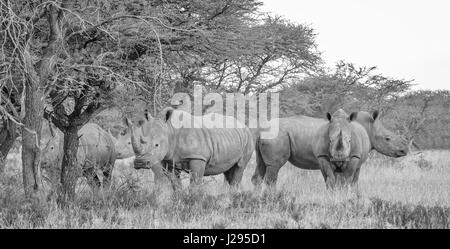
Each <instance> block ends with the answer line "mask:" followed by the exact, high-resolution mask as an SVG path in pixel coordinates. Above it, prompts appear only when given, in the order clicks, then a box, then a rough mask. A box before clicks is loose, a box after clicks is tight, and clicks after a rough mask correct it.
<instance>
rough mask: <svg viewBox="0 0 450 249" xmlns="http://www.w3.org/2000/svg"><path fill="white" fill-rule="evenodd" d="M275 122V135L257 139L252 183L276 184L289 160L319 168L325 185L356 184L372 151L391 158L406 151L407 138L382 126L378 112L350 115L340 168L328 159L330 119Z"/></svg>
mask: <svg viewBox="0 0 450 249" xmlns="http://www.w3.org/2000/svg"><path fill="white" fill-rule="evenodd" d="M278 121H279V127H280V130H279V133H278V136H277V137H276V138H274V139H261V138H257V144H256V163H257V166H256V169H255V173H254V174H253V177H252V182H253V184H254V185H259V184H260V183H261V182H263V181H264V182H265V183H266V184H268V185H274V184H276V181H277V176H278V172H279V170H280V168H281V167H282V166H283V165H284V164H285V163H286V162H288V161H289V162H290V163H291V164H293V165H294V166H296V167H298V168H301V169H309V170H321V172H322V175H323V177H324V180H325V183H326V185H327V187H328V188H334V187H335V186H336V185H337V184H339V182H341V183H345V184H347V183H351V184H355V183H357V181H358V176H359V171H360V168H361V165H362V164H363V163H364V162H365V161H366V160H367V158H368V155H369V152H370V151H371V150H373V149H374V150H376V151H378V152H380V153H381V154H384V155H386V156H390V157H402V156H406V154H407V153H408V148H409V146H408V144H409V143H408V141H407V139H405V138H404V137H402V136H399V135H396V134H394V133H393V132H391V131H389V130H387V129H386V128H384V126H383V124H382V122H381V121H380V115H379V113H378V112H377V111H375V112H374V113H373V114H369V113H367V112H357V113H352V114H351V115H350V117H349V122H350V125H351V130H352V132H351V151H350V154H349V157H348V158H349V159H348V161H347V162H345V165H344V167H341V169H338V168H337V167H336V165H335V164H334V163H331V162H330V156H331V155H330V147H332V146H331V145H330V144H331V143H330V136H329V134H328V130H329V121H327V120H324V119H316V118H311V117H306V116H298V117H290V118H280V119H278ZM271 122H273V121H271ZM343 134H344V133H343Z"/></svg>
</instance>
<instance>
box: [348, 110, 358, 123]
mask: <svg viewBox="0 0 450 249" xmlns="http://www.w3.org/2000/svg"><path fill="white" fill-rule="evenodd" d="M357 117H358V113H357V112H352V114H350V117H349V118H348V120H350V122H351V121H354V120H355V119H356V118H357Z"/></svg>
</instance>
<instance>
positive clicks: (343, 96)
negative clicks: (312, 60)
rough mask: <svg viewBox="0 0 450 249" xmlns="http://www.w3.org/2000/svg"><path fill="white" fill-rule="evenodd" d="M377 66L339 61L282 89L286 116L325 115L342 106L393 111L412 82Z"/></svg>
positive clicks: (345, 107)
mask: <svg viewBox="0 0 450 249" xmlns="http://www.w3.org/2000/svg"><path fill="white" fill-rule="evenodd" d="M375 70H376V67H358V66H355V65H354V64H352V63H346V62H343V61H341V62H338V63H337V65H336V67H335V69H334V70H333V71H331V72H330V71H327V70H323V71H322V72H320V73H319V74H318V75H317V76H312V77H306V78H304V79H303V80H301V81H300V82H298V83H296V84H293V85H291V86H289V87H286V88H284V89H283V90H282V91H281V109H282V112H284V114H285V115H293V114H306V115H311V116H316V117H323V115H324V114H325V113H326V112H333V111H335V110H336V109H338V108H344V109H345V110H347V111H359V110H373V109H378V110H381V111H383V112H385V114H387V113H389V112H392V108H393V107H394V106H395V103H396V101H398V99H399V98H400V97H401V96H402V95H403V94H405V93H406V92H407V91H408V90H409V89H410V87H411V81H407V80H399V79H394V78H391V77H387V76H384V75H382V74H379V73H376V72H375Z"/></svg>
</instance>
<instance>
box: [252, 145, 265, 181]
mask: <svg viewBox="0 0 450 249" xmlns="http://www.w3.org/2000/svg"><path fill="white" fill-rule="evenodd" d="M255 153H256V168H255V173H253V176H252V183H253V186H259V185H261V183H262V181H263V179H264V176H265V175H266V168H267V166H266V164H265V163H264V160H263V158H262V155H261V151H260V150H259V147H258V145H256V149H255Z"/></svg>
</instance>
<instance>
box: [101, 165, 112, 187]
mask: <svg viewBox="0 0 450 249" xmlns="http://www.w3.org/2000/svg"><path fill="white" fill-rule="evenodd" d="M113 166H114V164H112V165H111V164H108V165H107V166H106V169H104V170H103V182H102V187H103V188H104V189H109V188H110V187H111V182H112V171H113Z"/></svg>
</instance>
